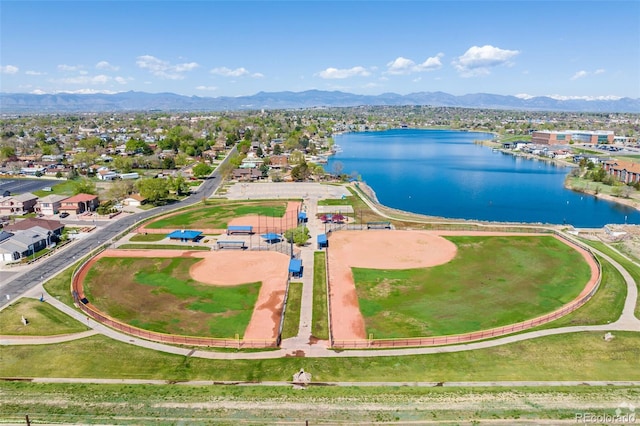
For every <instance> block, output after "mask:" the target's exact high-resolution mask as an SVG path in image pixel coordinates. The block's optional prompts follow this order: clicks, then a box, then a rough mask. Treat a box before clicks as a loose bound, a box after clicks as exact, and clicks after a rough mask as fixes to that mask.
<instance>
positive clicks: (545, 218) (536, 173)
mask: <svg viewBox="0 0 640 426" xmlns="http://www.w3.org/2000/svg"><path fill="white" fill-rule="evenodd" d="M491 138H492V135H490V134H487V133H475V132H456V131H449V130H419V129H394V130H388V131H384V132H364V133H345V134H341V135H336V136H335V137H334V139H335V142H336V144H337V145H339V146H340V147H341V149H342V151H341V152H338V153H337V154H336V155H334V156H333V157H331V158H330V160H329V163H328V164H327V165H326V169H327V171H330V172H334V171H336V168H340V166H341V168H342V173H346V174H351V173H352V172H353V173H356V174H358V175H360V176H361V177H362V179H363V181H365V182H366V183H367V184H368V185H369V186H370V187H372V188H373V190H374V191H375V192H376V196H377V197H378V200H379V201H380V202H381V203H382V204H384V205H386V206H389V207H393V208H397V209H401V210H405V211H409V212H414V213H421V214H425V215H430V216H440V217H447V218H459V219H476V220H484V221H499V222H526V223H549V224H571V225H573V226H575V227H579V228H585V227H588V228H592V227H593V228H599V227H602V226H604V225H606V224H614V223H620V224H621V223H625V222H626V223H629V224H640V212H639V211H638V210H636V209H634V208H631V207H627V206H624V205H621V204H617V203H613V202H609V201H604V200H602V199H597V198H596V197H594V196H591V195H586V194H582V193H578V192H573V191H571V190H568V189H565V188H564V186H563V182H564V179H565V176H566V175H567V174H568V173H569V172H570V171H571V169H570V168H568V167H563V166H557V165H555V164H552V163H549V162H546V161H543V160H530V159H525V158H522V157H516V156H513V155H509V154H503V153H500V152H494V151H493V150H492V149H490V148H487V147H485V146H482V145H480V144H475V143H474V141H475V140H486V139H491ZM336 162H339V165H338V166H336Z"/></svg>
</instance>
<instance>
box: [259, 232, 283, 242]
mask: <svg viewBox="0 0 640 426" xmlns="http://www.w3.org/2000/svg"><path fill="white" fill-rule="evenodd" d="M260 236H261V237H262V238H263V239H264V240H265V241H266V242H267V243H277V242H279V241H280V240H282V236H281V235H280V234H276V233H275V232H269V233H268V234H262V235H260Z"/></svg>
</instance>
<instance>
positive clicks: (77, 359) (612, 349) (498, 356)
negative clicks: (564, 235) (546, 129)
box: [0, 332, 640, 382]
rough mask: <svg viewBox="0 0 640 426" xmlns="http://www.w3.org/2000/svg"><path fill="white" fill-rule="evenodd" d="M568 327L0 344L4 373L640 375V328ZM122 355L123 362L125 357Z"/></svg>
mask: <svg viewBox="0 0 640 426" xmlns="http://www.w3.org/2000/svg"><path fill="white" fill-rule="evenodd" d="M603 334H604V333H601V332H584V333H572V334H564V335H556V336H546V337H540V338H537V339H533V340H527V341H523V342H517V343H512V344H508V345H502V346H497V347H494V348H487V349H478V350H473V351H463V352H455V353H437V354H432V355H406V356H384V357H376V358H364V357H361V358H358V357H345V358H295V357H294V358H291V357H286V358H277V359H264V360H232V359H221V360H210V359H202V358H194V357H190V358H189V357H184V356H178V355H171V354H165V353H161V352H156V351H153V350H150V349H145V348H140V347H137V346H133V345H129V344H126V343H121V342H117V341H114V340H111V339H108V338H106V337H103V336H92V337H87V338H84V339H80V340H76V341H72V342H67V343H60V344H56V345H46V346H39V345H38V346H30V345H25V346H5V347H3V348H2V357H0V371H1V372H2V373H1V375H2V376H3V377H103V378H138V379H163V380H172V381H180V380H240V381H260V380H262V381H267V380H291V375H292V374H293V373H295V372H296V371H299V370H300V368H304V370H305V371H308V372H310V373H312V374H313V381H316V382H322V381H353V382H362V381H409V382H415V381H435V382H449V381H494V380H504V381H513V380H578V381H582V380H640V369H638V351H640V333H633V332H614V333H613V334H614V336H615V338H614V339H613V340H611V341H608V342H607V341H605V340H604V339H603V338H602V336H603ZM123 360H126V362H123Z"/></svg>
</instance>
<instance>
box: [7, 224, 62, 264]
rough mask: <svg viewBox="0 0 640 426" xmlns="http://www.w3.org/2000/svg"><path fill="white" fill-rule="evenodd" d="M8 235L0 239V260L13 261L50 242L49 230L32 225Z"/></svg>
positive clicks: (38, 249)
mask: <svg viewBox="0 0 640 426" xmlns="http://www.w3.org/2000/svg"><path fill="white" fill-rule="evenodd" d="M9 235H10V237H9V238H5V239H3V240H1V241H0V260H1V261H3V262H5V263H7V262H14V261H16V260H20V259H21V258H25V257H29V256H34V255H35V253H37V252H39V251H40V250H42V249H44V248H46V247H47V246H49V245H50V244H51V237H52V233H51V231H49V230H47V229H44V228H41V227H39V226H34V227H32V228H30V229H28V230H24V231H15V232H13V233H9Z"/></svg>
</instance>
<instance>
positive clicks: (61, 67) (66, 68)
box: [58, 64, 82, 71]
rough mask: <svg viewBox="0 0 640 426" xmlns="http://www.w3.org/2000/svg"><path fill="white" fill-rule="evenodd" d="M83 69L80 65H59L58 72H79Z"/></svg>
mask: <svg viewBox="0 0 640 426" xmlns="http://www.w3.org/2000/svg"><path fill="white" fill-rule="evenodd" d="M81 68H82V67H81V66H80V65H67V64H61V65H58V71H78V70H80V69H81Z"/></svg>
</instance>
